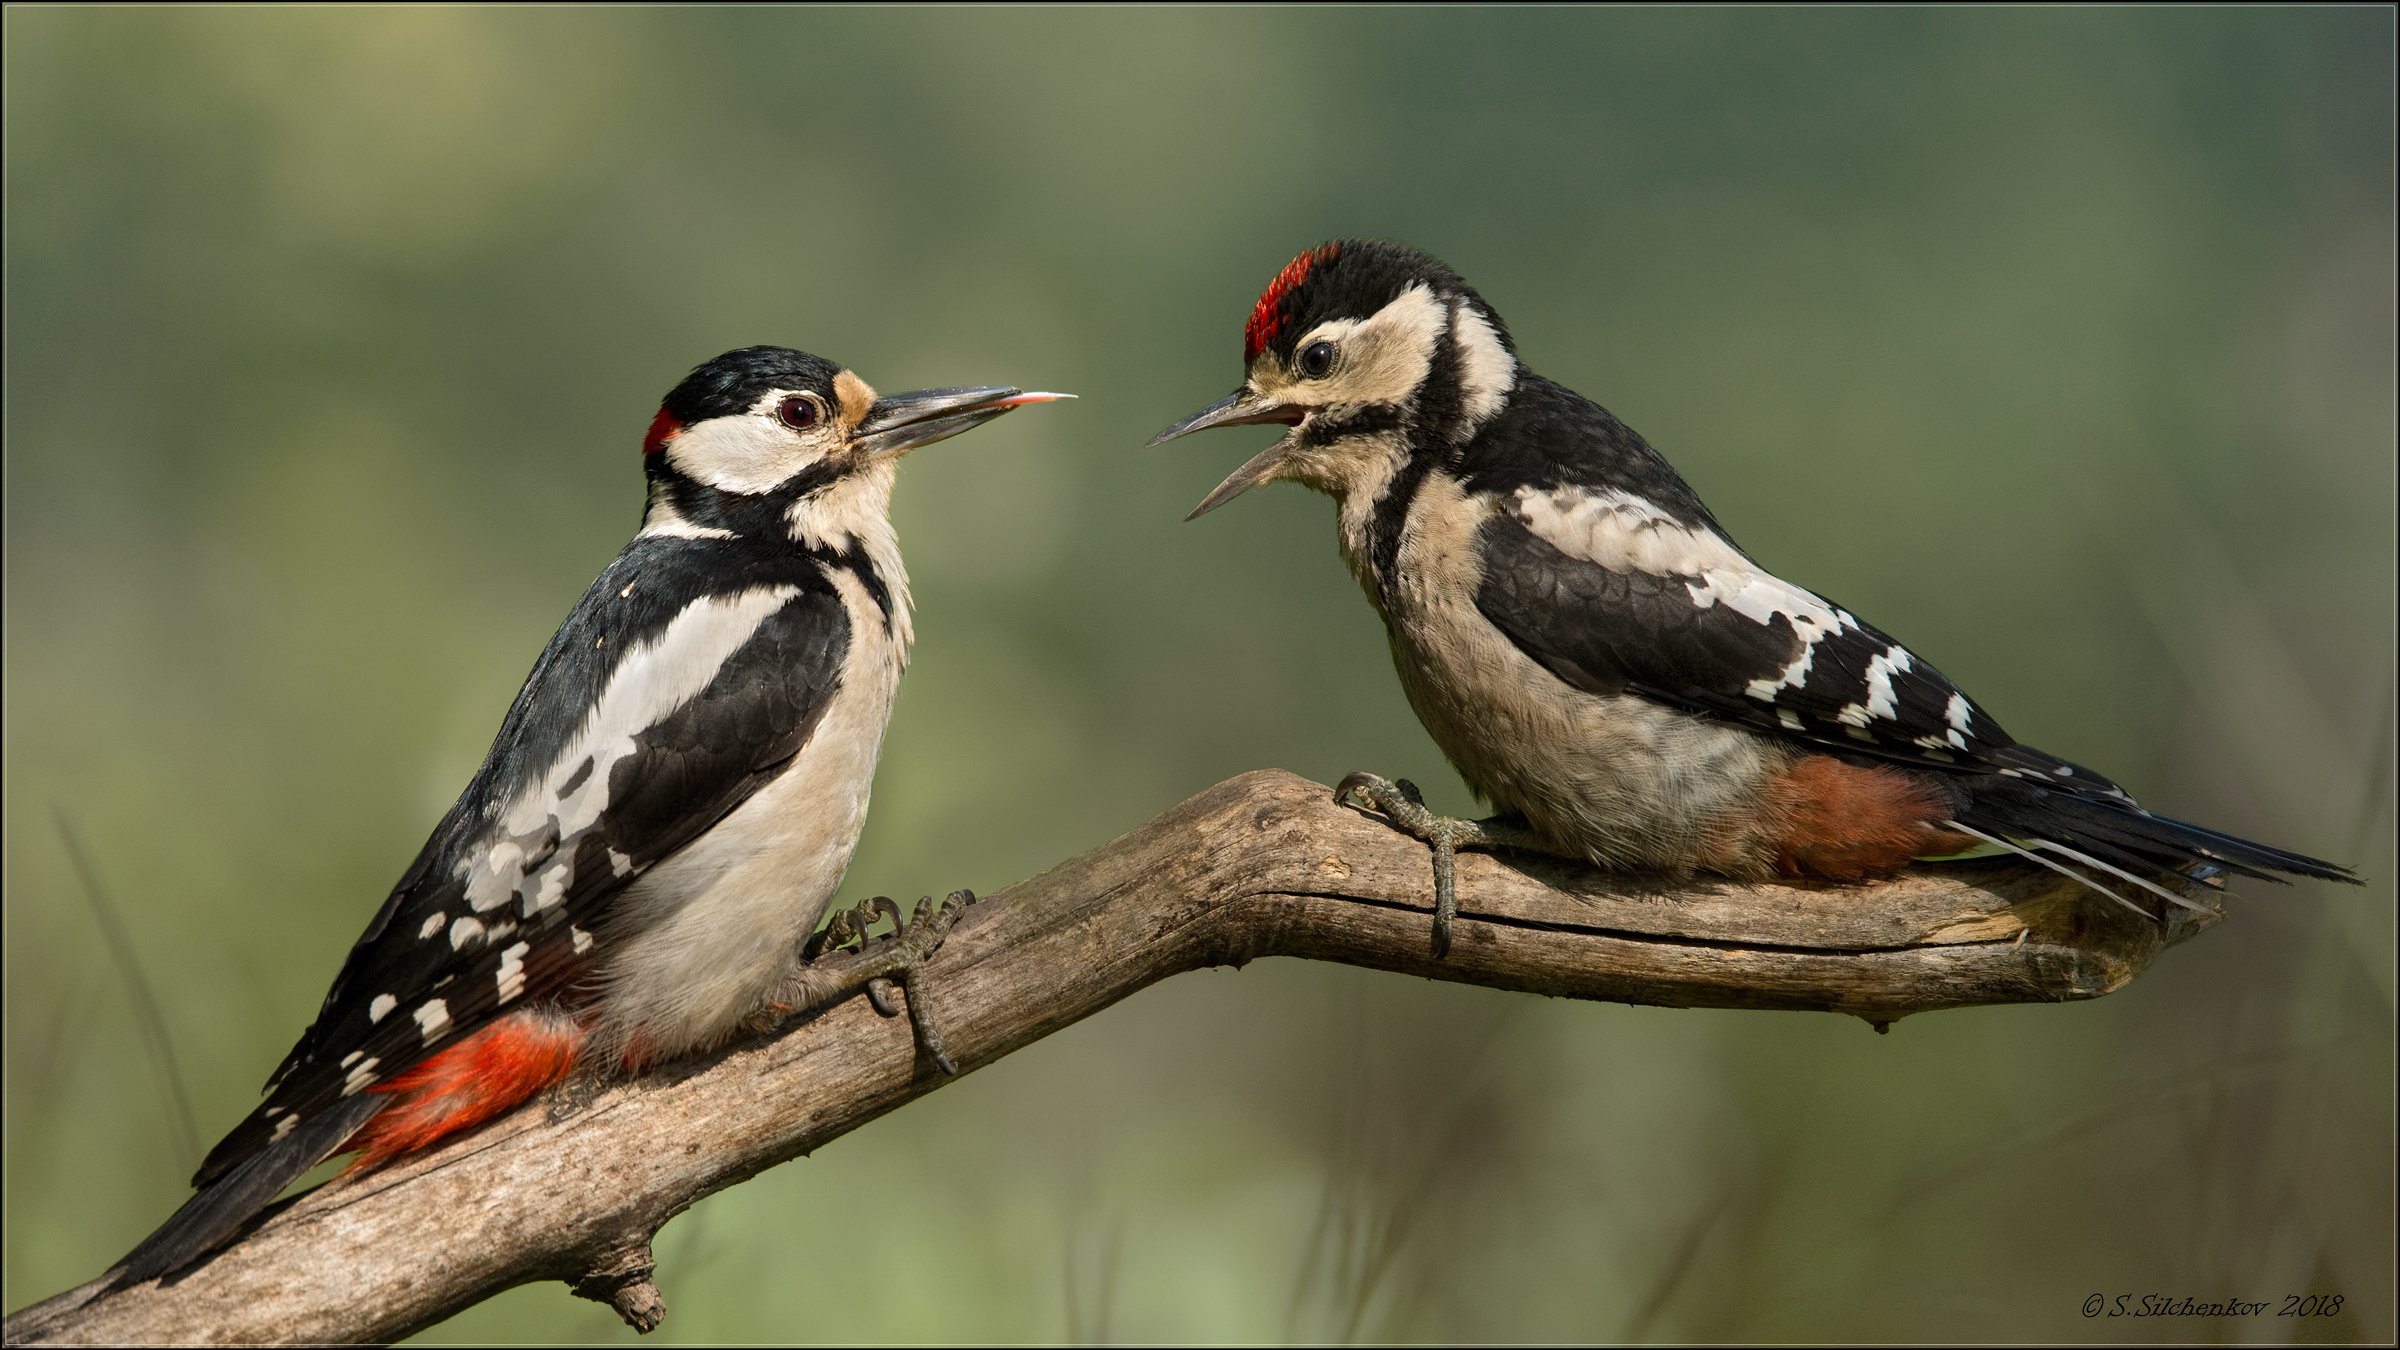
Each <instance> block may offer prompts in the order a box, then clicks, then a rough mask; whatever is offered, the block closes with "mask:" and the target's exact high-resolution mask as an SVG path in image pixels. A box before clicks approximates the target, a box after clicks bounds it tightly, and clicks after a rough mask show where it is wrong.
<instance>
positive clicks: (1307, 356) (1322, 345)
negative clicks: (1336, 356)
mask: <svg viewBox="0 0 2400 1350" xmlns="http://www.w3.org/2000/svg"><path fill="white" fill-rule="evenodd" d="M1332 372H1333V344H1332V343H1330V342H1312V343H1310V344H1308V345H1307V346H1306V347H1303V348H1301V349H1300V377H1301V378H1302V379H1307V380H1321V379H1324V378H1325V377H1326V376H1327V375H1329V374H1331V373H1332Z"/></svg>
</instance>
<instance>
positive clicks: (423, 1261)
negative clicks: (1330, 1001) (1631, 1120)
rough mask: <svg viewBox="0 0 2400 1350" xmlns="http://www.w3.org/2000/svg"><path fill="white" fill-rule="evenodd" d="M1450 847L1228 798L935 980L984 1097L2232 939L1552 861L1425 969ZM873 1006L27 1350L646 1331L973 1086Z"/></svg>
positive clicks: (2023, 908)
mask: <svg viewBox="0 0 2400 1350" xmlns="http://www.w3.org/2000/svg"><path fill="white" fill-rule="evenodd" d="M1430 890H1431V879H1430V873H1429V869H1428V867H1427V863H1426V852H1425V849H1424V847H1423V846H1422V845H1420V844H1418V843H1415V842H1414V841H1412V840H1410V839H1407V838H1405V837H1403V836H1401V835H1399V834H1397V833H1395V832H1393V831H1392V830H1390V829H1387V828H1386V827H1384V826H1383V825H1382V824H1381V823H1379V822H1377V821H1375V820H1373V819H1370V818H1368V817H1365V816H1362V815H1360V814H1358V813H1356V812H1353V811H1349V810H1345V809H1342V808H1339V807H1336V806H1335V805H1334V804H1333V801H1332V792H1331V790H1330V789H1328V788H1326V787H1324V786H1322V785H1320V784H1316V783H1312V782H1308V781H1306V780H1304V779H1301V778H1296V777H1294V776H1292V775H1290V774H1287V773H1280V772H1271V771H1270V772H1262V773H1252V774H1246V775H1244V776H1242V777H1240V778H1236V779H1232V780H1230V781H1228V782H1224V783H1220V784H1218V785H1217V786H1215V787H1213V788H1210V789H1209V790H1208V791H1206V792H1203V793H1201V794H1200V795H1199V796H1197V797H1194V798H1193V799H1191V800H1190V801H1187V802H1185V803H1183V804H1182V805H1181V806H1178V807H1176V808H1175V809H1173V810H1171V811H1168V812H1167V813H1166V814H1164V815H1161V816H1159V817H1157V818H1156V819H1154V820H1152V821H1150V822H1149V823H1147V824H1145V825H1143V826H1142V827H1140V828H1139V829H1136V830H1135V831H1133V832H1132V833H1130V834H1128V835H1125V836H1124V837H1123V838H1120V839H1117V840H1115V841H1113V842H1111V843H1108V844H1105V845H1103V846H1101V847H1099V848H1097V849H1094V850H1092V851H1091V852H1089V853H1086V854H1083V855H1082V856H1081V857H1077V858H1074V859H1071V860H1069V861H1067V862H1065V863H1062V864H1060V865H1059V866H1058V867H1056V868H1053V869H1052V870H1050V871H1049V872H1046V873H1044V874H1042V875H1041V876H1038V877H1035V878H1033V879H1032V880H1030V881H1026V882H1023V883H1020V884H1019V885H1016V886H1012V887H1010V888H1009V889H1008V890H1006V891H1003V892H1000V893H998V894H995V895H992V896H990V897H988V898H986V899H985V900H984V901H983V902H982V903H980V904H977V905H975V906H974V907H973V908H971V909H969V910H968V911H967V915H966V917H965V918H964V919H963V920H962V921H961V922H960V923H959V925H958V927H957V928H956V929H955V930H954V931H953V932H952V933H951V935H950V937H949V940H948V941H947V943H946V944H945V945H944V946H943V947H942V949H941V951H940V952H939V953H938V954H937V955H936V956H935V957H934V959H933V960H932V962H931V963H930V964H929V965H928V966H927V967H926V968H925V971H924V985H925V987H926V988H927V989H928V990H929V991H930V992H931V997H933V998H934V999H935V1000H936V1001H937V1005H936V1008H935V1011H936V1013H937V1014H938V1016H939V1018H940V1021H941V1025H942V1028H943V1030H944V1032H945V1034H946V1035H947V1037H948V1039H949V1044H950V1049H951V1052H952V1053H953V1054H954V1055H956V1056H957V1058H958V1061H959V1065H960V1067H961V1069H962V1070H965V1071H970V1072H971V1071H973V1070H975V1069H978V1068H981V1067H982V1066H984V1065H986V1064H989V1063H991V1062H992V1061H993V1060H996V1059H998V1058H1000V1057H1001V1056H1002V1055H1005V1054H1007V1053H1008V1052H1010V1051H1011V1050H1015V1049H1017V1048H1018V1047H1020V1046H1023V1045H1027V1044H1029V1043H1031V1042H1033V1041H1036V1040H1039V1039H1040V1038H1042V1037H1044V1036H1047V1035H1049V1034H1050V1033H1051V1032H1054V1031H1057V1030H1058V1029H1060V1028H1061V1027H1064V1026H1066V1025H1068V1024H1069V1023H1072V1022H1075V1021H1077V1020H1079V1019H1081V1018H1085V1017H1089V1016H1091V1015H1092V1014H1093V1013H1096V1012H1098V1011H1100V1010H1101V1009H1102V1008H1105V1007H1107V1006H1108V1005H1109V1004H1111V1003H1114V1002H1116V1001H1117V1000H1118V999H1121V998H1124V997H1125V996H1126V995H1128V994H1131V993H1133V992H1134V991H1135V990H1137V989H1140V988H1142V987H1143V986H1145V985H1148V984H1150V983H1152V982H1154V981H1157V980H1160V979H1164V978H1166V977H1167V976H1169V975H1173V974H1176V973H1177V972H1179V971H1186V970H1195V969H1199V968H1201V967H1205V966H1222V965H1240V964H1242V963H1244V962H1247V961H1250V960H1253V959H1256V958H1258V957H1262V956H1299V957H1308V958H1313V959H1316V960H1324V961H1342V962H1347V963H1349V964H1352V965H1360V966H1371V967H1374V968H1377V969H1381V970H1393V971H1400V972H1404V973H1407V974H1411V975H1424V976H1430V977H1432V978H1435V979H1444V980H1458V981H1463V982H1466V983H1471V984H1482V985H1490V986H1492V987H1494V988H1500V989H1515V990H1523V991H1525V992H1528V993H1537V994H1551V995H1563V996H1567V997H1572V998H1589V999H1607V1000H1613V1001H1617V1002H1625V1003H1649V1004H1663V1005H1667V1006H1672V1007H1716V1008H1788V1009H1814V1010H1821V1011H1828V1012H1841V1013H1850V1014H1854V1015H1856V1016H1859V1017H1862V1018H1865V1019H1867V1020H1868V1021H1870V1022H1872V1023H1875V1024H1876V1025H1878V1026H1879V1027H1880V1026H1882V1025H1886V1024H1888V1023H1890V1022H1891V1021H1893V1020H1896V1019H1898V1018H1900V1017H1902V1016H1905V1015H1907V1014H1910V1013H1917V1012H1925V1011H1928V1010H1931V1009H1935V1008H1951V1007H1960V1006H1966V1005H1971V1004H1987V1003H2015V1002H2043V1001H2051V1000H2060V999H2080V998H2093V997H2097V996H2099V995H2101V994H2105V993H2108V992H2110V991H2111V990H2114V989H2117V988H2119V987H2121V986H2123V985H2124V984H2125V983H2126V982H2127V981H2129V980H2131V979H2132V978H2133V977H2134V976H2135V975H2137V974H2139V973H2140V972H2141V970H2142V969H2143V968H2144V967H2145V966H2147V965H2148V964H2149V963H2150V961H2151V959H2152V958H2154V957H2155V956H2157V955H2158V953H2159V952H2160V950H2162V949H2163V948H2165V947H2167V946H2168V945H2170V944H2172V943H2174V942H2177V941H2180V940H2182V939H2183V938H2185V937H2188V936H2190V935H2191V934H2192V933H2194V932H2197V931H2198V930H2199V929H2200V928H2202V927H2205V926H2207V924H2209V923H2211V922H2213V921H2214V918H2213V916H2205V917H2200V916H2193V915H2189V914H2186V913H2183V912H2181V911H2177V912H2175V913H2174V914H2172V915H2171V916H2170V917H2169V919H2168V920H2167V921H2166V922H2164V923H2151V922H2145V921H2144V920H2142V919H2140V918H2138V917H2136V916H2134V915H2131V914H2128V913H2126V912H2124V911H2123V910H2121V909H2119V908H2118V907H2117V906H2116V905H2113V904H2111V903H2109V902H2107V901H2106V900H2102V899H2100V898H2098V897H2095V896H2092V895H2090V894H2088V893H2085V892H2082V891H2080V890H2078V889H2077V888H2075V887H2074V886H2072V885H2070V884H2068V883H2066V882H2064V881H2062V880H2060V879H2059V878H2057V877H2055V876H2053V875H2051V874H2049V873H2047V872H2043V871H2040V870H2037V869H2035V868H2032V867H2030V866H2026V865H2024V864H2022V863H2016V862H2011V861H1987V862H1975V863H1956V864H1947V865H1942V866H1938V867H1927V868H1923V869H1919V870H1917V871H1915V872H1913V873H1911V874H1909V875H1906V876H1903V877H1901V878H1899V879H1897V880H1894V881H1891V882H1887V883H1882V884H1879V885H1875V886H1869V887H1853V888H1840V887H1800V886H1783V885H1736V884H1732V883H1725V882H1698V883H1690V882H1687V883H1677V884H1668V883H1663V882H1657V881H1651V882H1647V883H1646V882H1644V881H1643V880H1642V879H1640V878H1623V877H1610V876H1605V875H1602V874H1599V873H1596V872H1591V871H1587V870H1582V869H1578V868H1575V867H1572V866H1569V865H1567V864H1563V863H1556V862H1552V861H1549V860H1546V859H1534V858H1530V857H1521V856H1511V857H1509V858H1507V859H1506V861H1502V860H1499V859H1495V858H1492V857H1487V856H1483V855H1479V854H1469V855H1462V856H1461V857H1460V859H1459V892H1460V915H1459V918H1460V923H1459V925H1458V932H1457V943H1456V946H1455V947H1454V948H1453V949H1452V951H1451V953H1450V955H1449V957H1448V958H1447V959H1445V960H1440V961H1436V960H1434V959H1433V958H1432V957H1431V955H1430V954H1429V951H1428V936H1429V928H1430V921H1429V915H1428V906H1429V905H1430ZM912 1045H913V1041H912V1039H911V1036H910V1032H909V1026H908V1022H907V1019H905V1018H894V1019H886V1018H882V1017H878V1016H877V1015H876V1014H875V1013H874V1012H873V1010H871V1009H870V1008H869V1006H868V1003H867V1000H865V999H863V998H851V999H846V1000H844V1001H843V1002H841V1003H839V1004H837V1005H835V1006H833V1007H830V1008H828V1009H825V1010H824V1011H823V1012H821V1013H820V1014H818V1015H815V1016H813V1017H810V1018H807V1019H805V1020H802V1021H800V1022H798V1023H796V1024H795V1025H792V1026H789V1027H786V1028H784V1029H783V1030H782V1031H780V1032H779V1033H777V1034H776V1035H774V1036H772V1037H770V1038H764V1039H761V1040H756V1041H751V1042H748V1043H745V1044H742V1045H739V1046H736V1047H733V1048H731V1049H728V1050H726V1051H724V1052H722V1053H719V1054H716V1055H713V1056H710V1057H708V1058H706V1059H704V1060H700V1061H697V1062H695V1063H692V1064H689V1065H686V1066H683V1067H682V1068H680V1069H679V1070H673V1071H669V1072H665V1073H660V1074H654V1075H651V1076H649V1077H645V1078H643V1079H641V1080H639V1081H636V1082H631V1083H625V1084H621V1085H618V1086H615V1087H612V1088H610V1089H608V1090H607V1091H605V1092H603V1093H600V1094H599V1095H597V1096H595V1097H593V1098H592V1099H591V1100H590V1101H589V1102H588V1103H585V1104H583V1105H582V1106H581V1107H580V1108H577V1109H560V1108H556V1107H554V1108H553V1109H552V1110H550V1111H544V1110H541V1109H533V1108H529V1109H527V1110H525V1111H521V1112H519V1113H517V1114H516V1115H514V1116H512V1117H509V1118H507V1119H505V1120H502V1121H499V1122H496V1123H494V1124H493V1125H492V1126H490V1127H488V1128H486V1129H483V1130H480V1131H478V1132H476V1133H474V1134H472V1135H470V1136H468V1137H466V1138H464V1139H462V1140H460V1141H459V1142H457V1143H455V1144H452V1145H451V1146H449V1147H447V1148H443V1149H440V1150H438V1151H436V1152H434V1153H432V1154H430V1155H428V1156H425V1157H422V1158H418V1159H414V1160H411V1161H408V1162H405V1163H402V1164H399V1165H396V1166H393V1167H390V1168H387V1169H385V1170H383V1171H379V1172H375V1173H372V1174H369V1175H368V1176H366V1177H363V1178H361V1179H358V1180H356V1181H353V1182H348V1183H339V1184H333V1185H328V1186H324V1187H321V1188H319V1189H317V1190H315V1191H313V1192H310V1193H309V1194H307V1195H304V1196H302V1197H300V1198H299V1199H298V1200H296V1201H294V1202H292V1203H291V1204H290V1205H289V1206H287V1207H286V1208H284V1209H282V1210H281V1211H280V1212H277V1213H276V1214H274V1215H273V1217H271V1218H270V1219H269V1220H267V1221H266V1222H265V1223H263V1224H261V1225H260V1226H258V1227H257V1228H255V1229H253V1230H252V1231H251V1232H250V1234H249V1235H248V1236H247V1237H246V1238H244V1239H243V1240H242V1241H240V1242H238V1243H236V1244H235V1245H234V1246H232V1247H230V1248H228V1249H227V1250H225V1251H224V1252H223V1253H221V1254H220V1255H218V1256H217V1257H216V1258H215V1259H214V1260H212V1261H210V1262H209V1263H208V1264H206V1265H204V1266H202V1267H200V1268H199V1269H198V1270H196V1271H194V1272H192V1273H191V1274H190V1275H188V1276H186V1277H185V1278H183V1279H182V1280H181V1281H180V1282H178V1283H175V1284H173V1285H167V1286H161V1285H144V1286H139V1287H136V1288H132V1289H125V1290H119V1291H115V1292H113V1293H110V1294H107V1295H104V1296H101V1297H98V1298H94V1299H90V1300H89V1301H87V1302H81V1303H80V1305H79V1303H78V1299H79V1296H80V1292H81V1291H71V1292H69V1293H67V1294H63V1295H60V1296H59V1297H57V1298H54V1299H51V1300H49V1301H48V1302H46V1303H42V1304H37V1305H35V1306H34V1307H31V1308H28V1309H26V1310H24V1311H22V1312H20V1313H17V1314H15V1315H13V1316H11V1317H10V1318H9V1319H8V1323H7V1340H8V1342H9V1343H10V1344H19V1343H23V1344H37V1343H52V1342H55V1343H61V1344H66V1343H84V1344H119V1345H123V1344H140V1343H156V1342H166V1343H182V1344H200V1343H224V1342H238V1343H254V1342H290V1341H304V1342H325V1341H387V1340H393V1339H397V1338H399V1337H402V1336H406V1335H408V1334H410V1333H411V1332H414V1331H417V1330H420V1329H422V1328H424V1327H428V1326H431V1325H433V1324H434V1323H436V1322H439V1321H441V1320H442V1319H443V1318H445V1317H448V1316H450V1315H451V1314H453V1313H455V1312H457V1311H459V1310H460V1309H462V1308H465V1307H468V1306H470V1305H471V1304H473V1303H475V1302H477V1301H478V1300H480V1299H484V1298H487V1297H489V1296H491V1295H492V1294H495V1293H498V1292H500V1291H501V1290H503V1289H507V1288H510V1287H511V1286H514V1285H518V1284H523V1283H525V1282H527V1281H530V1280H563V1281H566V1282H568V1283H569V1284H570V1285H572V1286H573V1287H574V1289H575V1292H577V1293H579V1294H582V1295H584V1296H585V1297H589V1298H596V1299H599V1300H600V1301H602V1302H606V1303H609V1304H611V1305H612V1306H614V1307H615V1308H616V1309H617V1310H618V1312H619V1314H620V1315H622V1316H623V1317H625V1319H626V1320H627V1321H628V1322H629V1323H632V1324H633V1325H635V1326H637V1327H640V1328H642V1329H644V1330H647V1329H648V1328H650V1327H652V1326H655V1325H657V1322H658V1319H659V1317H660V1316H661V1315H663V1311H664V1309H663V1305H662V1304H661V1302H660V1300H659V1295H658V1290H657V1286H656V1285H655V1284H653V1283H652V1282H651V1279H650V1273H651V1265H652V1262H651V1256H650V1248H649V1242H650V1238H651V1236H652V1235H653V1234H654V1233H656V1232H657V1231H658V1229H659V1227H660V1226H661V1225H663V1224H664V1223H666V1222H667V1220H669V1219H671V1218H673V1217H674V1216H675V1215H677V1214H679V1213H681V1212H682V1211H683V1210H685V1209H686V1208H689V1207H690V1206H691V1205H692V1204H693V1203H695V1202H697V1201H698V1200H700V1199H701V1198H703V1197H705V1196H708V1195H710V1194H713V1193H714V1192H716V1191H719V1190H722V1189H724V1188H725V1187H727V1186H731V1185H733V1184H735V1183H737V1182H740V1181H743V1180H745V1179H747V1178H749V1177H751V1176H754V1175H756V1174H757V1173H759V1172H761V1171H764V1170H765V1169H767V1168H769V1167H773V1166H774V1165H776V1164H777V1163H781V1162H784V1161H786V1160H788V1159H791V1158H795V1157H798V1156H800V1155H802V1154H805V1153H808V1152H809V1151H811V1150H813V1149H816V1148H819V1147H822V1146H823V1145H824V1144H826V1143H827V1142H829V1141H831V1140H833V1139H835V1138H837V1137H839V1136H841V1135H842V1134H845V1133H847V1132H848V1131H850V1130H853V1129H856V1128H857V1127H859V1126H860V1125H863V1124H865V1123H867V1122H868V1121H870V1120H873V1119H874V1118H876V1117H877V1116H880V1115H882V1114H883V1113H884V1112H886V1111H889V1110H891V1109H893V1108H894V1107H897V1106H900V1105H901V1104H903V1103H905V1102H907V1101H909V1100H911V1099H913V1098H915V1097H917V1096H919V1095H921V1094H923V1093H926V1092H930V1091H932V1090H934V1089H935V1088H938V1087H940V1086H941V1085H942V1084H943V1083H944V1082H946V1081H948V1080H947V1079H945V1078H943V1077H942V1076H941V1075H940V1074H938V1073H936V1072H935V1071H934V1070H933V1068H932V1066H931V1065H929V1064H927V1063H924V1062H922V1061H921V1060H918V1059H917V1058H916V1057H915V1056H914V1055H913V1054H912Z"/></svg>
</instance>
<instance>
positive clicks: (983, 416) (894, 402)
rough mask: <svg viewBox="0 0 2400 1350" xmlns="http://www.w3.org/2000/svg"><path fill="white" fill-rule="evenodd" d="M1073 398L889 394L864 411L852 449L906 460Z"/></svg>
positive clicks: (992, 391)
mask: <svg viewBox="0 0 2400 1350" xmlns="http://www.w3.org/2000/svg"><path fill="white" fill-rule="evenodd" d="M1073 397H1075V396H1074V395H1073V394H1041V393H1027V392H1025V391H1024V390H1022V389H1009V388H989V389H920V390H917V391H916V392H915V393H911V394H893V395H890V396H888V397H885V398H879V399H877V400H875V402H874V405H873V406H871V407H869V408H868V409H867V419H866V420H865V421H863V422H861V423H859V424H858V430H857V431H856V432H855V433H853V435H852V438H851V442H850V443H851V445H852V447H853V448H854V449H856V450H857V452H858V453H860V454H862V455H900V454H905V453H907V452H908V451H911V450H914V449H916V448H917V447H918V446H920V445H931V444H933V443H934V442H935V441H944V440H948V439H950V438H951V437H952V436H955V435H957V434H958V433H960V432H962V431H965V430H968V429H969V428H972V427H979V426H982V425H983V424H984V423H986V422H989V421H991V420H992V419H993V418H995V417H998V416H999V415H1000V414H1002V413H1004V412H1007V411H1008V410H1010V409H1011V408H1022V407H1024V406H1025V405H1026V404H1028V403H1056V402H1058V401H1059V400H1061V399H1069V398H1073Z"/></svg>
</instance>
